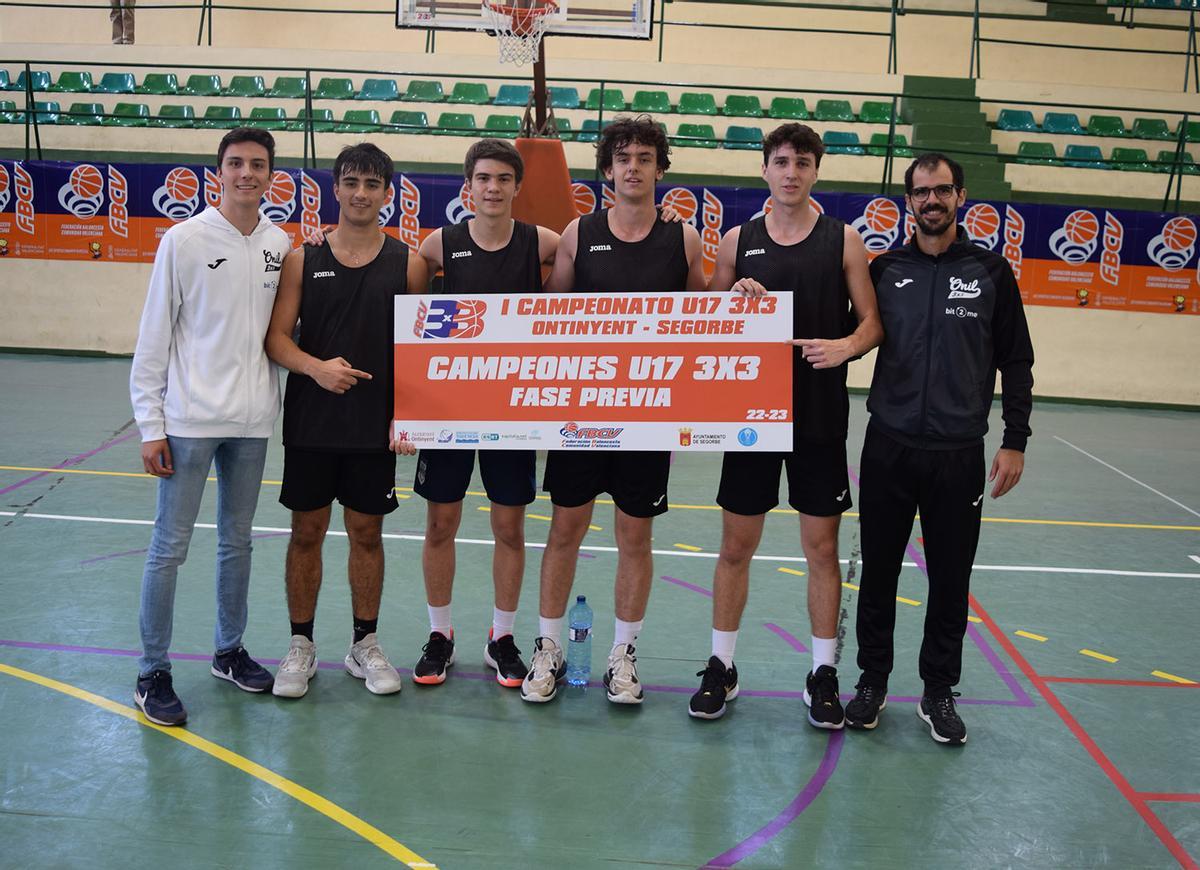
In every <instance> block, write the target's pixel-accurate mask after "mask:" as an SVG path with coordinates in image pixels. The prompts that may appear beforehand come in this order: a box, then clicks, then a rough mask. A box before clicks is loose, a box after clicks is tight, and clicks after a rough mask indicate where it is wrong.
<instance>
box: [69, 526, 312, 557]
mask: <svg viewBox="0 0 1200 870" xmlns="http://www.w3.org/2000/svg"><path fill="white" fill-rule="evenodd" d="M290 534H291V532H261V533H260V534H257V535H251V536H250V538H251V540H257V539H258V538H278V537H282V536H284V535H290ZM147 549H149V548H148V547H142V548H140V549H137V550H122V551H121V552H120V553H108V554H106V555H104V556H93V557H92V558H90V559H84V560H83V561H82V562H80V563H79V564H80V565H91V564H92V563H93V562H105V561H107V560H109V559H119V558H121V557H122V556H136V555H138V554H139V553H145V552H146V550H147Z"/></svg>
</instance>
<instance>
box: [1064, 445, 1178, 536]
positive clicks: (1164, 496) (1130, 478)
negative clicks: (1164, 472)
mask: <svg viewBox="0 0 1200 870" xmlns="http://www.w3.org/2000/svg"><path fill="white" fill-rule="evenodd" d="M1054 440H1055V441H1061V442H1062V443H1063V444H1066V445H1067V446H1068V447H1070V448H1071V449H1072V450H1078V451H1079V452H1080V453H1082V454H1083V455H1084V456H1086V457H1087V458H1088V459H1094V460H1096V461H1097V462H1099V463H1100V464H1101V465H1103V466H1104V467H1105V468H1111V469H1112V470H1113V471H1115V472H1116V473H1117V474H1119V475H1121V477H1124V478H1127V479H1129V480H1132V481H1133V482H1134V483H1136V484H1137V485H1138V486H1143V487H1145V488H1146V489H1148V490H1150V491H1151V492H1152V493H1154V494H1155V495H1160V496H1162V497H1163V498H1165V499H1166V500H1167V501H1169V502H1170V503H1171V504H1173V505H1176V506H1178V507H1181V508H1183V509H1184V510H1185V511H1187V512H1188V513H1189V514H1192V515H1193V516H1197V517H1200V511H1194V510H1192V509H1191V508H1190V507H1188V506H1187V505H1185V504H1184V503H1183V502H1181V501H1176V500H1175V499H1173V498H1171V497H1170V496H1169V495H1167V494H1166V493H1165V492H1159V491H1158V490H1157V489H1155V488H1154V487H1152V486H1151V485H1150V484H1148V483H1143V482H1142V481H1140V480H1138V479H1137V478H1136V477H1134V476H1133V475H1132V474H1126V473H1125V472H1124V471H1122V470H1121V469H1119V468H1117V467H1116V466H1115V465H1110V464H1109V463H1107V462H1105V461H1104V460H1103V459H1101V458H1100V457H1099V456H1093V455H1092V454H1091V453H1088V452H1087V451H1086V450H1084V449H1083V448H1082V447H1078V446H1076V445H1074V444H1072V443H1071V442H1070V441H1068V440H1067V439H1066V438H1059V437H1058V436H1057V435H1055V436H1054Z"/></svg>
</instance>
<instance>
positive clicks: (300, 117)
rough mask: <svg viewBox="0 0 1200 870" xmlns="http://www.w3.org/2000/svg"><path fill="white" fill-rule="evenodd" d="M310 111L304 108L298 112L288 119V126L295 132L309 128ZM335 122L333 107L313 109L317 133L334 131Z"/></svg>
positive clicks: (313, 125)
mask: <svg viewBox="0 0 1200 870" xmlns="http://www.w3.org/2000/svg"><path fill="white" fill-rule="evenodd" d="M308 117H309V115H308V113H307V112H305V111H304V110H303V109H301V110H300V111H298V112H296V117H295V118H293V119H292V120H290V121H288V125H287V128H288V129H289V130H291V131H293V132H295V131H301V130H306V129H307V128H308V125H307V123H306V122H307V120H308ZM334 125H335V122H334V120H333V109H313V110H312V127H313V130H314V132H317V133H331V132H333V128H334Z"/></svg>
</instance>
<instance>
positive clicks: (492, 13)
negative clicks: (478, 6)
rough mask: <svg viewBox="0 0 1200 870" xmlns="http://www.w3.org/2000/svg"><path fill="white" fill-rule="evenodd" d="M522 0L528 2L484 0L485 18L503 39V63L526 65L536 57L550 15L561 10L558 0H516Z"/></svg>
mask: <svg viewBox="0 0 1200 870" xmlns="http://www.w3.org/2000/svg"><path fill="white" fill-rule="evenodd" d="M523 2H527V3H529V5H528V6H525V5H510V3H504V2H493V0H483V16H484V20H485V21H487V22H488V24H489V25H490V29H491V30H492V31H494V32H495V34H496V41H497V42H499V43H500V62H501V63H514V64H516V65H517V66H524V65H525V64H528V63H531V62H533V61H535V60H537V57H538V47H539V46H540V45H541V44H542V36H544V35H545V33H546V27H547V25H549V23H550V16H551V15H553V14H554V13H556V12H557V11H558V3H557V2H555V0H517V3H523Z"/></svg>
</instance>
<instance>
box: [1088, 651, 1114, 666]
mask: <svg viewBox="0 0 1200 870" xmlns="http://www.w3.org/2000/svg"><path fill="white" fill-rule="evenodd" d="M1079 654H1080V655H1081V656H1087V657H1088V658H1092V659H1099V660H1100V661H1102V662H1108V663H1109V664H1110V665H1111V664H1116V663H1117V662H1119V661H1120V659H1115V658H1113V657H1112V656H1107V655H1105V654H1104V653H1099V652H1096V651H1095V650H1094V649H1081V650H1080V651H1079Z"/></svg>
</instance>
